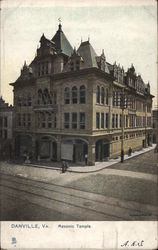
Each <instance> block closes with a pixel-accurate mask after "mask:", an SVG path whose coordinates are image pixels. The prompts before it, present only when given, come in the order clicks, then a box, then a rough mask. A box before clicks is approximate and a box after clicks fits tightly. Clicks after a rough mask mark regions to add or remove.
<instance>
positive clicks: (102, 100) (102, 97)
mask: <svg viewBox="0 0 158 250" xmlns="http://www.w3.org/2000/svg"><path fill="white" fill-rule="evenodd" d="M101 104H104V88H103V87H102V88H101Z"/></svg>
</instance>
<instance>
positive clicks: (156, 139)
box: [152, 108, 158, 144]
mask: <svg viewBox="0 0 158 250" xmlns="http://www.w3.org/2000/svg"><path fill="white" fill-rule="evenodd" d="M152 125H153V133H152V136H153V143H155V144H158V108H156V109H154V110H153V111H152Z"/></svg>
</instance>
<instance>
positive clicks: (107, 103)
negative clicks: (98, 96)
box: [106, 89, 109, 105]
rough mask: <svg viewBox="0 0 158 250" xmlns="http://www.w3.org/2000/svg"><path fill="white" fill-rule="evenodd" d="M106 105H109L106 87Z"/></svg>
mask: <svg viewBox="0 0 158 250" xmlns="http://www.w3.org/2000/svg"><path fill="white" fill-rule="evenodd" d="M106 105H109V91H108V89H106Z"/></svg>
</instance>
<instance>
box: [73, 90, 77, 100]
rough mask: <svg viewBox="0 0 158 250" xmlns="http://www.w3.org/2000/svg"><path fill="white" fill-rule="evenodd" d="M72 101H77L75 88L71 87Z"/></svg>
mask: <svg viewBox="0 0 158 250" xmlns="http://www.w3.org/2000/svg"><path fill="white" fill-rule="evenodd" d="M72 103H77V88H76V87H73V88H72Z"/></svg>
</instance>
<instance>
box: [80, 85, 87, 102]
mask: <svg viewBox="0 0 158 250" xmlns="http://www.w3.org/2000/svg"><path fill="white" fill-rule="evenodd" d="M80 103H86V88H85V86H84V85H82V86H81V87H80Z"/></svg>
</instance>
